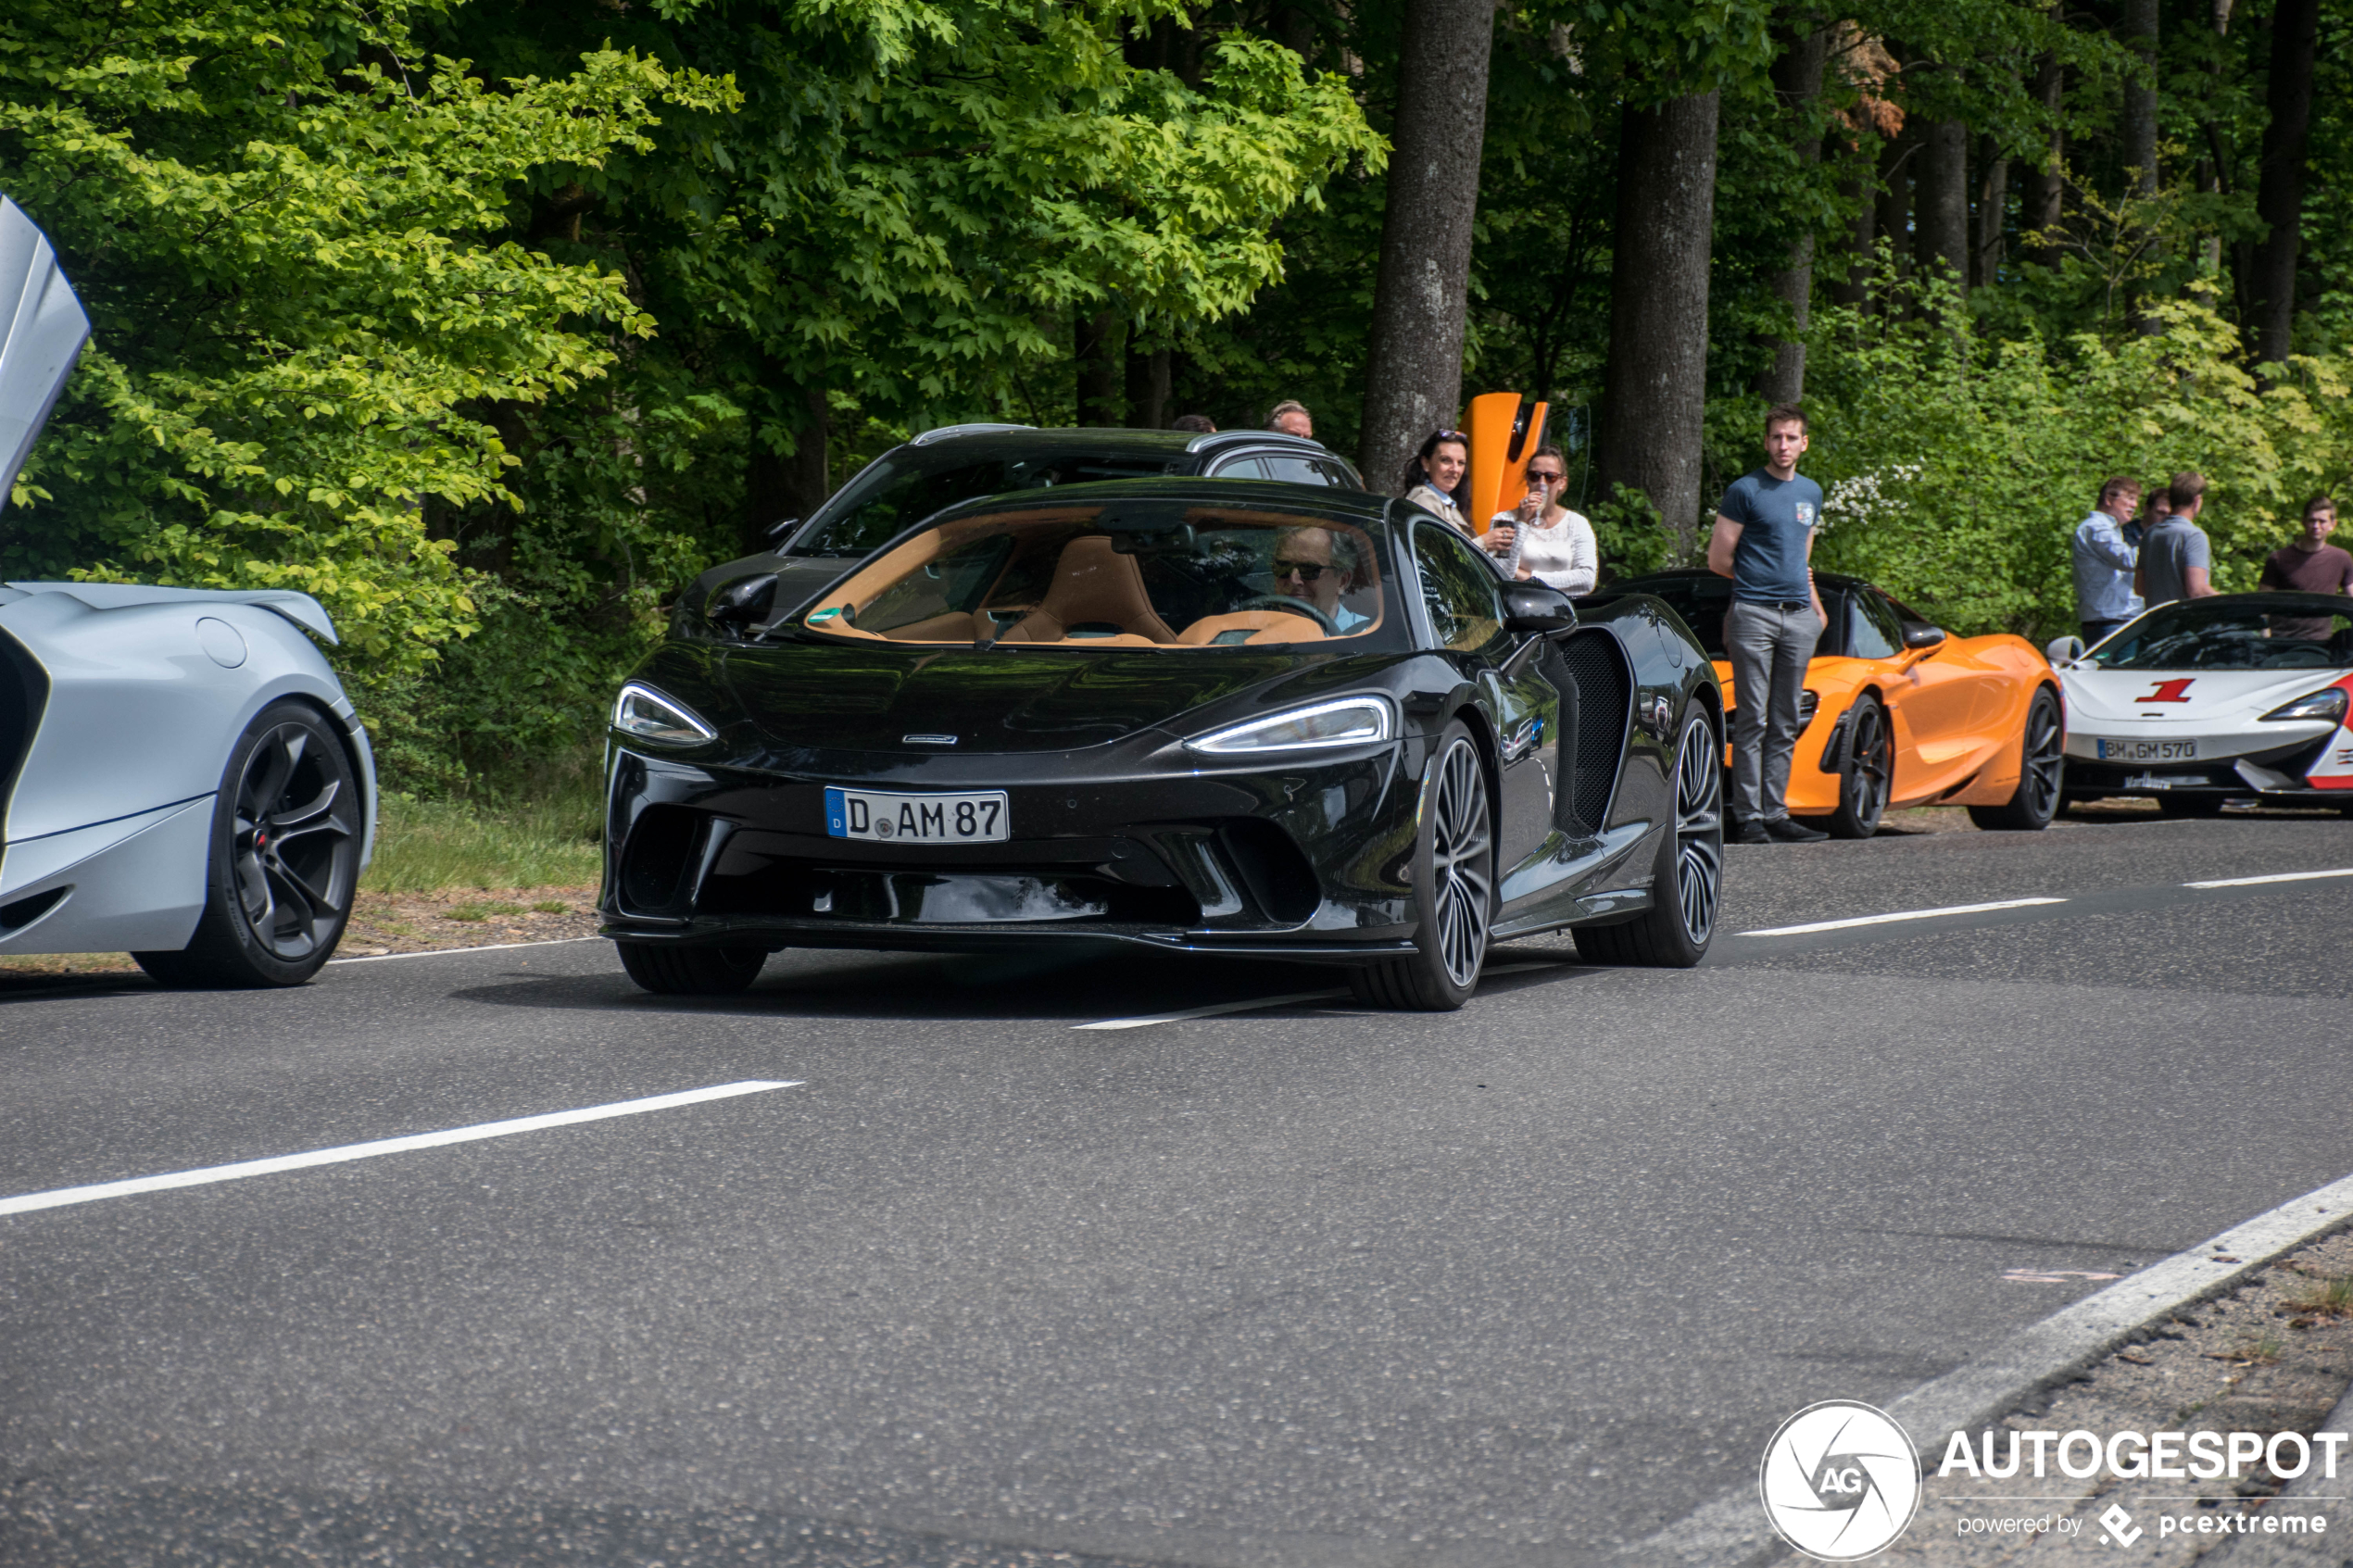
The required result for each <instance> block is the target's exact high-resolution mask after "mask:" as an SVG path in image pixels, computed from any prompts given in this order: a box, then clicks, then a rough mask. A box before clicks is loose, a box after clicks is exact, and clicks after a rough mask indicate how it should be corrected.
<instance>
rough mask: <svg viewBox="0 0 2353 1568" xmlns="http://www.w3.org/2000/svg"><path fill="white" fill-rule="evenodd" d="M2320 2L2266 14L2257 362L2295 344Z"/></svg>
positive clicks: (2255, 296)
mask: <svg viewBox="0 0 2353 1568" xmlns="http://www.w3.org/2000/svg"><path fill="white" fill-rule="evenodd" d="M2320 22H2321V6H2320V0H2280V3H2279V6H2278V8H2277V9H2275V10H2274V11H2273V12H2272V13H2271V84H2270V87H2269V90H2268V92H2267V94H2266V101H2267V102H2268V104H2269V106H2270V108H2271V123H2270V124H2269V125H2267V126H2265V127H2264V130H2263V173H2262V180H2261V182H2260V183H2259V185H2258V186H2257V188H2256V194H2255V215H2256V216H2257V217H2258V218H2260V219H2261V220H2263V221H2264V222H2265V223H2267V224H2269V225H2270V227H2271V232H2269V233H2268V234H2266V235H2265V236H2264V238H2263V239H2262V240H2261V242H2259V244H2258V245H2256V247H2255V255H2254V257H2253V260H2254V267H2253V269H2252V270H2251V276H2250V280H2249V281H2250V283H2251V285H2252V286H2251V287H2250V288H2249V289H2248V291H2247V292H2248V294H2249V295H2250V298H2251V301H2252V303H2253V305H2254V312H2253V320H2252V324H2253V326H2254V328H2255V334H2254V335H2255V357H2256V358H2258V359H2259V360H2264V361H2268V362H2271V363H2273V364H2277V363H2280V362H2281V361H2284V360H2285V359H2286V358H2287V357H2288V351H2289V349H2290V347H2291V346H2292V345H2294V343H2295V332H2296V252H2297V251H2298V250H2299V249H2300V248H2301V247H2302V244H2303V220H2304V144H2305V142H2306V140H2307V139H2308V138H2309V135H2310V133H2311V129H2312V52H2313V49H2314V46H2315V45H2316V44H2317V43H2318V41H2319V36H2318V35H2319V31H2320Z"/></svg>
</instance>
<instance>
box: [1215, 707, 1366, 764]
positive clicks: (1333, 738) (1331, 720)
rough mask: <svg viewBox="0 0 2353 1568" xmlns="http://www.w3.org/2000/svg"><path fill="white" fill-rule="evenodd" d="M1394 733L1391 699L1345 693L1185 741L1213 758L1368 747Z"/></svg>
mask: <svg viewBox="0 0 2353 1568" xmlns="http://www.w3.org/2000/svg"><path fill="white" fill-rule="evenodd" d="M1396 733H1397V724H1396V721H1395V719H1394V718H1393V717H1392V716H1391V714H1390V707H1389V699H1388V698H1386V697H1378V696H1345V697H1341V698H1340V699H1339V700H1337V701H1335V702H1319V703H1316V704H1315V706H1313V707H1312V708H1294V709H1291V710H1290V712H1288V713H1277V714H1275V715H1273V716H1272V717H1270V718H1265V719H1252V721H1250V722H1249V723H1247V724H1233V725H1229V726H1227V728H1225V729H1222V730H1217V731H1214V732H1213V733H1212V734H1205V735H1199V736H1196V737H1195V738H1193V739H1191V740H1189V741H1187V742H1186V743H1185V749H1186V750H1188V751H1199V752H1203V753H1205V754H1207V755H1209V756H1211V757H1234V756H1248V755H1250V754H1252V753H1253V752H1261V751H1315V750H1322V749H1327V748H1329V747H1332V746H1367V745H1370V744H1371V743H1373V742H1375V741H1384V740H1387V739H1389V738H1390V736H1391V735H1393V734H1396Z"/></svg>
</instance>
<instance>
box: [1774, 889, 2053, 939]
mask: <svg viewBox="0 0 2353 1568" xmlns="http://www.w3.org/2000/svg"><path fill="white" fill-rule="evenodd" d="M2066 902H2067V900H2066V899H2064V898H2004V899H2001V900H1999V901H1997V902H1994V903H1991V904H1949V905H1947V906H1945V907H1944V909H1906V910H1904V911H1903V912H1902V913H1900V914H1893V915H1857V916H1856V917H1855V918H1854V919H1852V920H1818V921H1816V922H1813V923H1812V924H1810V925H1775V926H1768V927H1767V928H1766V929H1764V930H1762V931H1743V932H1740V933H1738V934H1737V935H1742V936H1805V935H1809V934H1811V933H1813V932H1817V931H1844V930H1846V929H1847V928H1848V927H1849V926H1856V925H1887V924H1890V923H1892V922H1895V921H1901V920H1934V919H1935V918H1936V917H1937V916H1939V915H1982V914H1984V913H1986V912H1988V911H1989V910H1993V909H2028V908H2031V907H2032V906H2033V905H2036V904H2064V903H2066Z"/></svg>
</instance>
